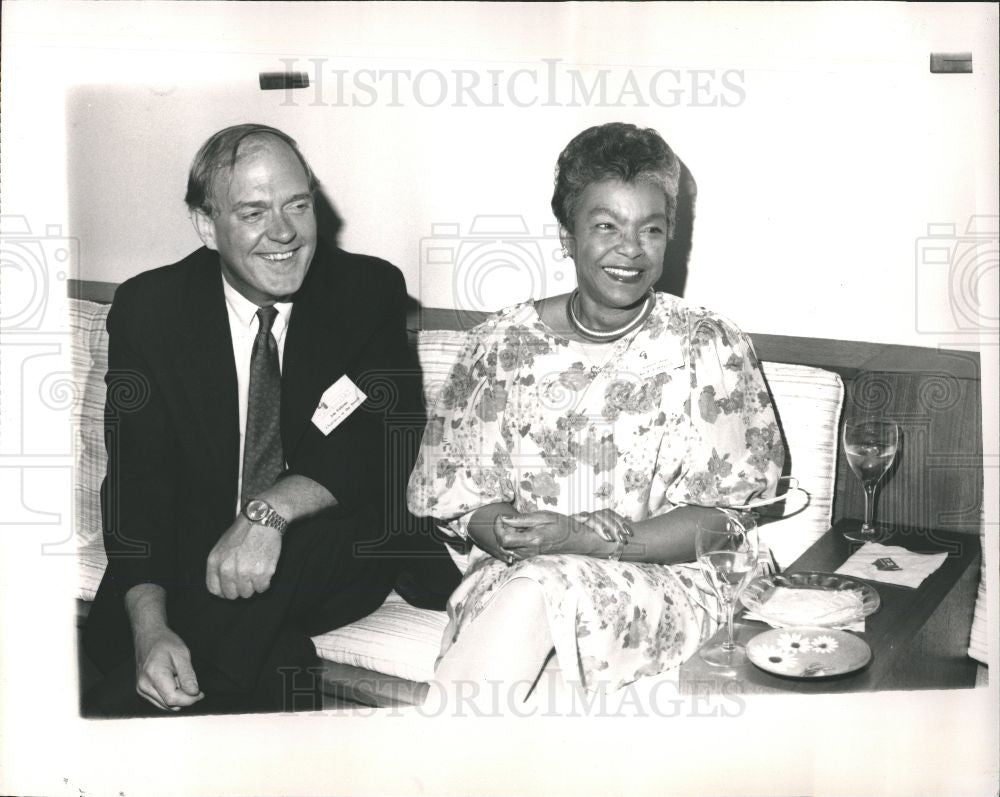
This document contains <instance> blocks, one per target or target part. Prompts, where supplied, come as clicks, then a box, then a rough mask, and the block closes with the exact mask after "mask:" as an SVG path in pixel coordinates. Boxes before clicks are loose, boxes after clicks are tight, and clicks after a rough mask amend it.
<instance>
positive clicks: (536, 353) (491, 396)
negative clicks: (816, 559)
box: [408, 294, 784, 688]
mask: <svg viewBox="0 0 1000 797" xmlns="http://www.w3.org/2000/svg"><path fill="white" fill-rule="evenodd" d="M783 459H784V447H783V444H782V441H781V435H780V432H779V430H778V425H777V422H776V420H775V415H774V412H773V409H772V407H771V401H770V396H769V394H768V391H767V387H766V385H765V383H764V379H763V376H762V375H761V372H760V367H759V363H758V361H757V358H756V355H755V354H754V351H753V348H752V346H751V344H750V342H749V340H748V338H747V337H746V336H745V335H743V333H742V332H740V330H739V329H737V327H735V326H734V325H733V324H732V323H731V322H729V321H727V320H726V319H724V318H722V317H720V316H718V315H716V314H714V313H711V312H709V311H707V310H705V309H704V308H700V307H695V306H693V305H689V304H687V303H685V302H684V301H683V300H681V299H678V298H676V297H673V296H670V295H667V294H657V297H656V303H655V306H654V308H653V311H652V312H651V313H650V315H649V317H648V318H647V320H646V322H645V323H644V324H643V326H642V327H641V328H640V329H638V330H637V331H635V332H633V333H631V334H629V335H628V336H626V337H624V338H622V339H620V340H618V341H616V342H613V343H604V344H581V343H578V342H575V341H571V340H567V339H566V338H564V337H562V336H560V335H558V334H556V333H554V332H553V331H552V330H551V329H550V328H549V327H548V326H547V325H546V324H545V323H544V322H543V321H542V320H541V318H540V317H539V316H538V313H537V311H536V310H535V307H534V304H533V303H532V302H525V303H522V304H518V305H514V306H512V307H510V308H507V309H506V310H503V311H501V312H499V313H497V314H495V315H493V316H491V317H490V318H488V319H487V320H486V321H484V322H483V323H482V324H480V325H479V326H478V327H477V328H476V329H475V330H474V331H473V333H472V334H471V335H470V341H469V343H468V344H467V346H466V347H465V349H464V350H463V351H462V352H461V353H460V354H459V356H458V359H457V361H456V362H455V365H454V366H453V367H452V370H451V373H450V375H449V377H448V379H447V380H446V382H445V384H444V386H443V388H442V390H441V392H440V394H439V396H438V399H437V403H436V406H435V407H434V408H433V409H432V410H431V411H430V412H429V420H428V424H427V428H426V431H425V433H424V438H423V441H422V444H421V449H420V455H419V457H418V461H417V464H416V467H415V469H414V471H413V474H412V476H411V477H410V484H409V491H408V502H409V506H410V510H411V511H412V512H413V513H414V514H416V515H421V516H426V515H431V516H433V517H435V518H438V519H439V520H441V521H442V522H443V523H444V524H445V528H446V529H447V530H449V531H450V532H451V533H453V534H455V535H457V536H460V537H466V538H467V537H468V532H467V523H468V519H469V517H470V515H471V514H472V513H473V512H475V510H477V509H479V508H480V507H483V506H485V505H487V504H492V503H497V502H505V501H509V502H511V503H513V505H514V506H515V508H516V509H517V510H518V511H519V512H532V511H536V510H543V509H549V510H552V511H556V512H561V513H563V514H566V515H571V514H574V513H577V512H582V511H595V510H598V509H603V508H610V509H613V510H615V511H616V512H618V513H619V514H621V515H622V516H624V517H626V518H628V519H630V520H632V521H642V520H645V519H646V518H649V517H654V516H657V515H662V514H664V513H666V512H669V511H670V510H671V509H674V508H675V507H677V506H680V505H682V504H699V505H703V506H736V505H741V504H743V503H745V502H746V501H747V500H748V499H750V498H751V497H759V496H762V495H765V494H769V493H772V492H773V491H774V488H775V485H776V483H777V480H778V477H779V476H780V474H781V469H782V464H783ZM513 578H530V579H533V580H534V581H535V582H536V583H537V584H538V585H539V586H540V587H541V588H542V591H543V594H544V595H545V601H546V609H547V616H548V621H549V626H550V631H551V635H552V639H553V641H554V643H555V650H556V655H557V658H558V663H559V667H560V669H561V670H562V672H563V673H564V675H565V676H566V677H567V678H568V679H570V680H577V681H579V682H581V683H582V684H583V685H584V686H585V687H587V688H596V687H597V685H598V684H599V683H602V682H603V683H604V684H608V685H610V686H611V687H612V688H617V687H620V686H623V685H625V684H627V683H630V682H632V681H634V680H636V679H637V678H640V677H641V676H644V675H654V674H656V673H660V672H663V671H664V670H667V669H669V668H671V667H674V666H676V665H678V664H680V663H681V662H683V661H684V660H686V659H687V658H688V657H689V656H691V655H692V654H693V653H694V652H695V651H696V650H697V649H698V647H699V645H700V644H701V642H702V641H703V639H704V637H705V635H706V634H707V633H708V631H709V628H710V624H711V623H714V617H710V615H711V614H712V613H711V612H708V611H706V610H705V606H704V604H705V603H706V601H705V599H704V594H703V592H702V590H701V588H700V587H699V585H698V583H697V582H698V581H699V579H698V575H697V569H696V568H695V567H694V566H693V565H685V564H681V565H670V566H667V565H659V564H635V563H625V562H614V561H609V560H605V559H597V558H591V557H587V556H579V555H568V554H556V555H543V556H536V557H532V558H529V559H525V560H523V561H520V562H517V563H516V564H514V565H513V566H510V567H508V566H507V565H506V564H505V563H504V562H501V561H499V560H497V559H494V558H493V557H492V556H490V555H489V554H488V553H486V552H485V551H483V550H481V549H478V548H476V549H474V551H473V554H472V556H471V557H470V560H469V566H468V568H467V570H466V572H465V575H464V578H463V580H462V583H461V584H460V586H459V588H458V589H457V590H456V591H455V593H454V594H453V595H452V596H451V599H450V600H449V603H448V613H449V620H450V622H449V625H448V628H447V629H446V632H445V639H444V642H443V646H442V653H443V652H444V651H446V650H447V649H448V647H449V646H450V645H451V644H452V642H453V641H454V640H455V639H457V637H458V635H459V634H461V632H462V629H463V628H464V627H465V626H466V625H468V624H469V623H470V622H472V621H473V620H474V619H475V618H476V617H477V616H478V615H479V614H480V613H481V612H482V611H483V609H484V608H485V607H486V606H487V605H488V603H489V601H490V599H491V598H492V597H493V596H494V595H495V594H496V593H497V591H498V590H499V589H501V588H502V587H503V586H504V585H505V584H506V583H507V582H509V581H510V580H511V579H513Z"/></svg>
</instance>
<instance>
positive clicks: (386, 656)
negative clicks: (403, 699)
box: [313, 592, 448, 681]
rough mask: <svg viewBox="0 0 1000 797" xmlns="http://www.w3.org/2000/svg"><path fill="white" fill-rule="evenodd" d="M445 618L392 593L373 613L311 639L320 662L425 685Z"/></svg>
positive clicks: (439, 646)
mask: <svg viewBox="0 0 1000 797" xmlns="http://www.w3.org/2000/svg"><path fill="white" fill-rule="evenodd" d="M447 622H448V617H447V615H446V614H445V613H444V612H435V611H432V610H430V609H418V608H416V607H415V606H410V604H408V603H407V602H406V601H404V600H403V599H402V598H401V597H399V595H397V594H396V593H395V592H391V593H389V597H388V598H386V601H385V603H383V604H382V606H381V607H379V609H378V610H377V611H375V612H373V613H372V614H370V615H368V616H367V617H364V618H362V619H361V620H358V621H357V622H354V623H351V624H350V625H346V626H344V627H343V628H338V629H337V630H336V631H330V632H329V633H326V634H322V635H321V636H317V637H313V643H314V644H315V645H316V652H317V653H318V654H319V655H320V657H321V658H324V659H328V660H329V661H336V662H340V663H342V664H351V665H353V666H355V667H363V668H364V669H366V670H374V671H376V672H381V673H386V674H387V675H395V676H397V677H399V678H406V679H408V680H411V681H428V680H430V678H431V676H432V675H433V674H434V663H435V661H436V659H437V656H438V653H439V651H440V650H441V635H442V633H443V632H444V628H445V625H446V624H447Z"/></svg>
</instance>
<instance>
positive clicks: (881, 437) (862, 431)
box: [844, 417, 899, 542]
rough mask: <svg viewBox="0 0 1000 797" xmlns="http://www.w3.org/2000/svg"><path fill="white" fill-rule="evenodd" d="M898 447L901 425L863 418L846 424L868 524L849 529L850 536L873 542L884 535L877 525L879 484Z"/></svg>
mask: <svg viewBox="0 0 1000 797" xmlns="http://www.w3.org/2000/svg"><path fill="white" fill-rule="evenodd" d="M898 446H899V427H897V426H896V424H895V423H894V422H892V421H889V420H886V419H885V418H877V417H870V418H863V419H861V420H859V421H856V422H853V423H845V424H844V452H845V453H846V454H847V463H848V464H849V465H850V466H851V470H853V471H854V473H855V475H856V476H857V477H858V478H859V479H861V484H862V486H863V487H864V489H865V522H864V525H863V526H862V527H861V528H860V529H859V530H858V531H854V530H850V531H845V532H844V536H845V537H846V538H847V539H849V540H854V541H855V542H871V541H874V540H878V539H880V538H881V534H880V532H879V529H878V528H877V527H876V526H875V487H876V485H877V484H878V482H879V480H880V479H881V478H882V477H883V476H885V473H886V471H887V470H889V466H890V465H892V461H893V459H895V457H896V449H897V447H898Z"/></svg>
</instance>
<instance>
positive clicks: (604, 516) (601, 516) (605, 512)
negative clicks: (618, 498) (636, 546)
mask: <svg viewBox="0 0 1000 797" xmlns="http://www.w3.org/2000/svg"><path fill="white" fill-rule="evenodd" d="M573 517H574V518H577V519H578V520H580V521H581V522H583V523H584V524H586V526H587V527H588V528H589V529H590V530H591V531H593V532H594V533H596V534H598V535H599V536H600V537H601V539H603V540H605V541H607V542H613V543H616V544H617V543H618V541H619V540H621V539H622V537H623V535H624V537H626V538H628V537H631V536H632V531H631V530H630V528H629V526H628V523H627V521H626V520H625V516H624V515H619V514H618V513H617V512H615V510H613V509H598V510H597V511H596V512H580V513H579V514H577V515H573ZM626 541H627V540H626Z"/></svg>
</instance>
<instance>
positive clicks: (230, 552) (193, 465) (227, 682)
mask: <svg viewBox="0 0 1000 797" xmlns="http://www.w3.org/2000/svg"><path fill="white" fill-rule="evenodd" d="M315 189H316V185H315V179H314V177H313V174H312V171H311V170H310V168H309V166H308V165H307V163H306V161H305V159H304V158H303V156H302V155H301V154H300V152H299V150H298V148H297V146H296V144H295V142H294V141H293V140H292V139H291V138H289V137H288V136H287V135H285V134H284V133H282V132H281V131H278V130H275V129H273V128H269V127H265V126H262V125H239V126H237V127H232V128H227V129H225V130H222V131H220V132H218V133H216V134H215V135H214V136H212V137H211V138H210V139H209V140H208V141H207V142H206V143H205V145H204V146H203V147H202V148H201V150H200V151H199V153H198V155H197V156H196V158H195V161H194V164H193V166H192V168H191V173H190V175H189V180H188V192H187V196H186V202H187V203H188V207H189V208H190V210H191V216H192V221H193V223H194V226H195V229H196V230H197V232H198V235H199V237H200V238H201V240H202V242H203V243H204V245H205V246H204V247H203V248H201V249H199V250H197V251H196V252H194V253H192V254H191V255H189V256H188V257H186V258H185V259H184V260H182V261H180V262H179V263H175V264H174V265H171V266H166V267H163V268H159V269H155V270H153V271H149V272H146V273H143V274H140V275H139V276H137V277H134V278H132V279H130V280H128V281H126V282H125V283H123V284H122V285H121V286H120V287H119V288H118V291H117V293H116V296H115V301H114V304H113V306H112V308H111V312H110V314H109V316H108V332H109V348H108V366H109V369H108V376H107V383H108V397H107V409H106V419H107V424H106V435H107V441H108V454H109V456H108V475H107V478H106V480H105V483H104V486H103V489H102V506H103V511H104V527H105V547H106V549H107V551H108V557H109V567H108V570H107V573H106V574H105V577H104V580H103V582H102V583H101V587H100V589H99V591H98V595H97V598H96V599H95V602H94V606H93V608H92V611H91V614H90V617H89V618H88V624H87V629H86V635H85V649H86V651H87V653H88V655H89V656H90V657H91V659H93V660H94V662H95V663H96V664H97V665H98V666H99V667H100V668H101V669H102V670H103V671H104V672H105V673H106V677H105V679H104V682H103V683H102V684H100V685H99V686H98V687H97V688H96V689H95V690H93V691H92V692H91V693H89V694H88V695H86V696H84V707H83V710H84V713H85V714H96V715H105V716H108V715H120V714H130V713H142V709H146V710H147V711H151V712H152V713H156V711H157V710H160V711H168V710H169V711H186V712H191V711H231V710H291V709H296V708H313V707H318V697H317V696H318V689H319V680H318V678H317V677H316V668H317V664H318V660H317V658H316V652H315V649H314V647H313V645H312V642H311V641H310V639H309V637H310V636H312V635H315V634H318V633H322V632H325V631H328V630H331V629H333V628H336V627H338V626H341V625H344V624H346V623H349V622H353V621H354V620H356V619H358V618H360V617H362V616H364V615H366V614H368V613H369V612H371V611H373V610H374V609H376V608H377V607H378V606H379V605H380V604H381V603H382V601H383V600H384V598H385V596H386V594H387V593H388V591H389V590H390V589H391V588H392V586H393V584H394V582H395V581H396V579H397V576H398V575H399V570H400V561H401V560H400V557H399V556H398V555H396V553H394V551H397V552H398V548H394V546H393V544H392V541H391V540H390V541H389V542H388V543H387V542H386V537H387V535H386V528H387V527H388V526H391V525H392V524H393V523H396V522H398V521H399V519H400V518H401V517H402V516H403V514H404V513H402V512H401V511H400V509H399V507H400V506H401V505H402V497H401V492H402V488H403V485H404V484H405V481H406V473H405V472H400V473H396V472H395V470H401V471H405V470H406V469H407V465H408V463H407V462H405V461H404V460H406V457H405V456H404V457H402V458H400V461H388V460H389V459H392V458H387V457H386V449H387V439H388V437H387V435H389V434H390V430H391V428H392V427H393V425H394V423H395V419H397V418H401V417H402V418H404V420H405V419H407V418H408V419H409V423H408V424H407V425H408V426H409V427H410V428H414V427H415V428H419V419H418V418H417V415H418V414H419V407H418V406H417V404H418V402H419V398H418V394H417V390H418V387H419V382H418V381H415V380H414V379H413V374H414V372H413V369H412V364H411V363H410V362H409V359H408V358H409V356H410V355H408V350H407V345H406V332H405V301H406V290H405V285H404V282H403V278H402V275H401V274H400V272H399V271H398V270H397V269H396V268H395V267H393V266H392V265H390V264H389V263H386V262H385V261H382V260H378V259H375V258H371V257H363V256H359V255H351V254H347V253H345V252H342V251H340V250H335V249H331V248H326V247H325V246H324V245H322V244H320V243H318V242H317V225H316V216H315V213H314V210H313V202H314V195H315ZM407 373H409V374H410V377H409V379H407V378H406V377H405V374H407ZM366 385H367V386H371V385H375V386H376V389H375V390H371V389H370V390H369V392H370V393H372V394H373V395H372V396H367V397H366V396H365V394H364V390H365V387H366ZM377 392H381V394H382V395H381V396H380V397H379V399H378V400H376V399H375V393H377ZM387 396H388V398H387ZM394 469H395V470H394ZM234 518H235V519H234ZM389 536H391V535H389ZM424 547H425V548H426V547H428V546H426V545H425V546H424ZM440 551H443V549H441V548H439V549H438V552H440ZM440 572H446V571H445V570H441V571H440ZM457 580H458V579H457V571H455V572H454V578H453V579H452V578H451V577H450V576H446V578H445V581H450V583H439V584H437V585H435V587H436V588H437V589H438V590H440V591H441V593H442V594H445V593H447V591H448V590H449V589H450V588H451V587H453V586H454V585H455V584H456V583H457ZM411 581H412V579H411ZM136 693H138V695H139V696H141V697H142V698H143V699H144V701H145V702H143V701H142V700H139V699H138V698H137V696H136ZM152 707H155V708H152Z"/></svg>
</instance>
